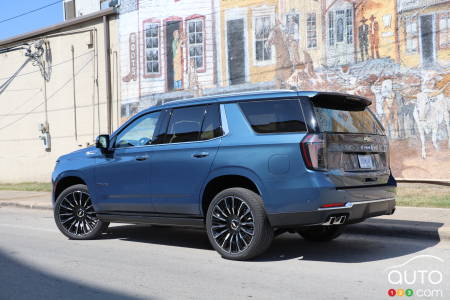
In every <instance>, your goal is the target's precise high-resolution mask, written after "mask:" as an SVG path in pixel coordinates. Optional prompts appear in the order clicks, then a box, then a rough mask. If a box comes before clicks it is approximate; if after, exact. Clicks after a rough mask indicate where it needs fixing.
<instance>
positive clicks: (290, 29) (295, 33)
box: [286, 13, 300, 41]
mask: <svg viewBox="0 0 450 300" xmlns="http://www.w3.org/2000/svg"><path fill="white" fill-rule="evenodd" d="M299 24H300V15H299V14H296V13H289V14H287V15H286V35H287V36H289V37H290V38H291V39H293V40H296V41H299V40H300V26H299Z"/></svg>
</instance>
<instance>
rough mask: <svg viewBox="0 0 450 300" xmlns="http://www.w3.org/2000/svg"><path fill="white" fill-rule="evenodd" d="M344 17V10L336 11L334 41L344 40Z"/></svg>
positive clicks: (340, 41)
mask: <svg viewBox="0 0 450 300" xmlns="http://www.w3.org/2000/svg"><path fill="white" fill-rule="evenodd" d="M344 17H345V11H344V10H338V11H336V41H337V42H338V43H342V42H343V41H344V33H345V27H344Z"/></svg>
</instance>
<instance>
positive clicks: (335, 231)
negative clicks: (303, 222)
mask: <svg viewBox="0 0 450 300" xmlns="http://www.w3.org/2000/svg"><path fill="white" fill-rule="evenodd" d="M342 232H344V226H342V225H341V226H321V227H319V228H315V229H306V230H299V231H298V233H299V234H300V235H301V236H302V237H303V238H304V239H305V240H307V241H311V242H327V241H331V240H333V239H335V238H337V237H338V236H340V235H341V234H342Z"/></svg>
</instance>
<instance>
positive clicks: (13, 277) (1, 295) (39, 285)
mask: <svg viewBox="0 0 450 300" xmlns="http://www.w3.org/2000/svg"><path fill="white" fill-rule="evenodd" d="M12 255H14V254H13V253H12V254H11V255H8V254H6V253H4V252H3V251H1V250H0V286H1V288H0V299H15V300H21V299H24V300H29V299H74V300H79V299H108V300H135V299H139V298H136V297H132V296H129V295H126V294H122V293H119V292H115V291H111V290H106V289H103V288H100V287H94V286H88V285H86V284H84V283H81V282H76V281H73V280H69V279H64V278H61V277H57V276H54V275H52V274H49V273H47V272H45V271H41V270H39V269H37V268H35V267H31V266H28V265H26V264H24V263H22V262H19V261H17V260H16V259H15V258H14V257H13V256H12ZM146 299H151V298H149V297H146Z"/></svg>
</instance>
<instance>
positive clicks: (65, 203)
mask: <svg viewBox="0 0 450 300" xmlns="http://www.w3.org/2000/svg"><path fill="white" fill-rule="evenodd" d="M54 217H55V222H56V226H58V228H59V230H60V231H61V232H62V233H63V234H64V235H65V236H67V237H68V238H69V239H73V240H90V239H95V238H97V237H99V236H100V235H101V234H102V233H103V232H104V231H105V230H106V229H107V228H108V225H109V223H107V222H102V221H100V220H99V219H98V218H97V215H96V214H95V210H94V207H93V205H92V202H91V197H90V195H89V191H88V189H87V186H85V185H84V184H77V185H74V186H71V187H68V188H67V189H65V190H64V191H63V192H62V193H61V194H60V195H59V196H58V199H57V200H56V203H55V208H54Z"/></svg>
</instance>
